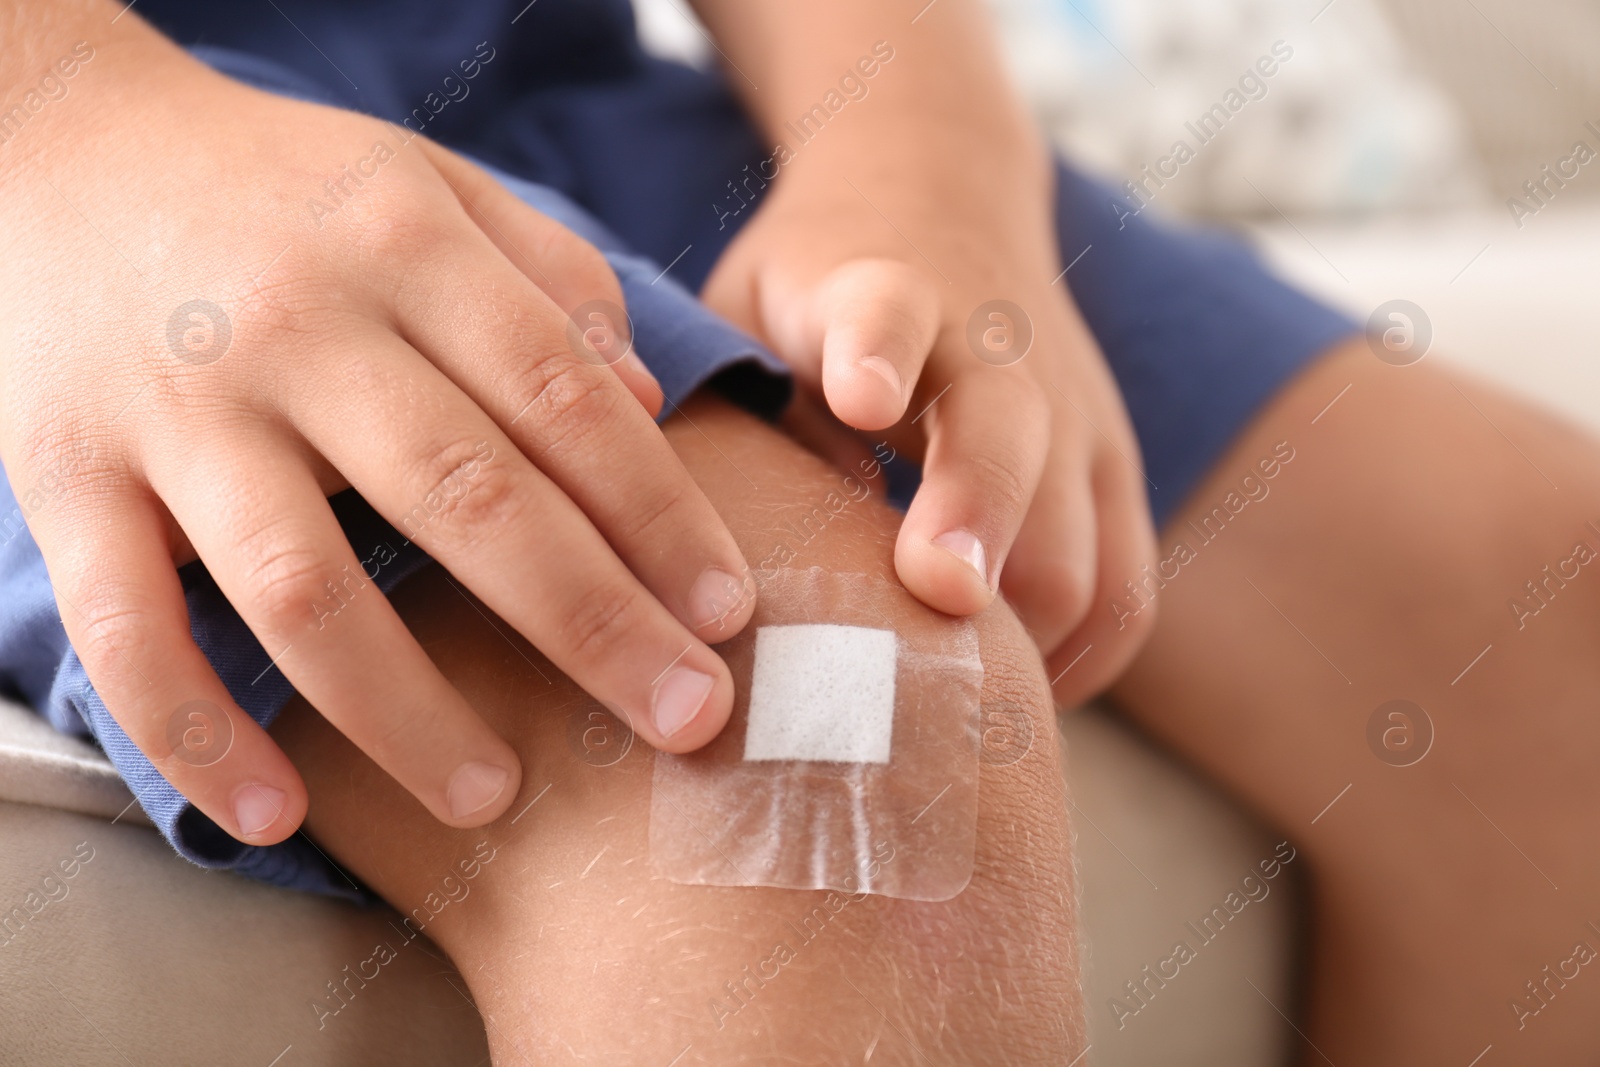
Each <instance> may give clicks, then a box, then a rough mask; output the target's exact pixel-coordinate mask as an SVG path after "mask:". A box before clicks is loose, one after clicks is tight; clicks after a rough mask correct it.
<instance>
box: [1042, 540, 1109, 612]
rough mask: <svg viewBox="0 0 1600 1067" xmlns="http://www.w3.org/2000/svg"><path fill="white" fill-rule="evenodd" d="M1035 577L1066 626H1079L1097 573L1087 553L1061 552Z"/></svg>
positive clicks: (1086, 610)
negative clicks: (1094, 571)
mask: <svg viewBox="0 0 1600 1067" xmlns="http://www.w3.org/2000/svg"><path fill="white" fill-rule="evenodd" d="M1035 580H1037V581H1038V582H1039V588H1040V590H1041V592H1042V593H1043V594H1044V596H1045V598H1046V599H1047V600H1048V601H1049V602H1050V603H1051V604H1052V605H1053V606H1054V611H1055V612H1056V614H1057V617H1058V618H1060V619H1061V620H1063V623H1064V624H1065V625H1066V626H1069V627H1070V626H1076V625H1077V624H1078V623H1079V622H1080V621H1081V620H1082V619H1083V617H1084V616H1085V615H1086V614H1088V611H1089V603H1090V598H1091V597H1092V596H1093V595H1094V591H1095V575H1094V573H1093V568H1092V564H1091V561H1090V560H1089V559H1087V558H1086V554H1084V553H1066V552H1062V553H1060V554H1059V555H1057V556H1056V557H1055V558H1053V559H1051V560H1050V561H1049V562H1047V563H1045V564H1044V565H1043V566H1042V567H1041V568H1040V573H1039V574H1037V575H1036V576H1035Z"/></svg>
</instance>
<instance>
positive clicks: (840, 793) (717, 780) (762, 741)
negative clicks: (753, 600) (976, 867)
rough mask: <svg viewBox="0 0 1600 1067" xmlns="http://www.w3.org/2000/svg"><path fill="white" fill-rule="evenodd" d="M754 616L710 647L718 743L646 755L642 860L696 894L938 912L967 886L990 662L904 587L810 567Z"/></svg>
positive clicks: (778, 586) (779, 575)
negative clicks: (811, 898)
mask: <svg viewBox="0 0 1600 1067" xmlns="http://www.w3.org/2000/svg"><path fill="white" fill-rule="evenodd" d="M758 592H759V599H758V601H757V606H756V611H755V617H754V618H753V619H752V620H751V622H750V624H749V625H748V626H747V627H746V628H745V629H744V631H743V632H741V633H740V634H739V636H738V637H736V638H734V639H733V640H731V641H728V642H726V643H724V644H722V645H719V646H718V651H719V652H720V653H721V654H722V656H723V658H724V659H725V660H726V661H727V663H728V666H729V667H730V668H731V669H732V671H733V677H734V682H735V684H736V687H737V689H738V697H737V698H736V700H735V703H734V709H733V717H732V719H731V720H730V721H729V723H728V726H727V728H726V729H725V730H724V731H723V732H722V733H721V734H720V735H719V736H718V737H717V739H716V740H714V741H712V742H711V743H710V744H709V745H707V746H706V747H705V748H703V749H701V750H700V751H698V752H693V753H690V754H688V755H684V756H674V755H669V754H666V753H657V754H656V763H655V779H654V784H653V789H652V794H651V804H650V855H651V860H652V863H653V864H654V866H655V868H656V870H657V871H658V872H660V873H661V874H662V875H664V876H665V877H666V878H668V879H669V880H671V881H674V882H679V883H684V884H690V885H728V886H782V887H786V888H792V889H834V890H840V891H843V892H846V893H877V894H881V895H884V896H891V897H903V898H907V899H910V900H948V899H949V898H951V897H953V896H955V895H956V894H957V893H959V892H961V890H962V889H963V888H964V887H965V886H966V884H967V882H968V881H969V880H970V879H971V877H972V857H973V845H974V841H975V838H976V831H977V818H978V750H979V744H980V723H979V700H980V697H981V695H982V690H983V664H982V662H981V660H980V659H979V658H978V640H977V634H976V632H975V631H974V630H973V628H972V626H971V625H970V624H969V623H966V622H964V621H961V620H957V619H949V618H945V617H943V616H936V615H934V614H933V613H931V612H928V611H925V610H918V611H910V612H903V613H901V614H902V616H903V619H902V621H900V622H898V623H896V624H894V625H893V626H891V624H890V621H889V619H888V617H887V616H886V615H885V614H884V612H883V608H884V606H885V605H886V604H889V603H891V602H892V601H893V600H894V599H904V600H905V601H906V602H907V603H911V602H912V601H911V597H910V595H909V594H908V593H906V592H905V591H904V590H903V589H901V588H900V587H899V586H898V585H891V584H890V583H887V582H882V581H879V580H877V579H872V578H868V577H866V576H863V575H859V574H834V573H830V572H827V571H823V570H821V569H820V568H815V567H813V568H811V569H809V570H778V571H776V572H773V573H771V574H769V575H768V576H766V577H765V578H763V579H762V580H760V581H759V582H758Z"/></svg>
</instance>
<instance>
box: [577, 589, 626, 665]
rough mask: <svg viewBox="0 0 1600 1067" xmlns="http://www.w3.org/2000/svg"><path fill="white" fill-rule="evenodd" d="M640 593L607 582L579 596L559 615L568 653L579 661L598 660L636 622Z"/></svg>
mask: <svg viewBox="0 0 1600 1067" xmlns="http://www.w3.org/2000/svg"><path fill="white" fill-rule="evenodd" d="M640 596H641V594H640V593H639V592H638V591H637V590H635V589H631V588H629V587H628V586H626V585H623V584H620V583H610V584H608V585H605V586H602V587H599V588H596V589H595V590H594V591H593V592H590V593H588V594H586V595H584V596H580V597H578V598H577V600H576V601H574V602H573V604H572V605H571V606H570V607H569V608H568V609H567V610H566V612H565V615H564V617H563V618H562V624H561V625H562V631H561V632H562V634H563V636H564V637H565V638H566V641H567V644H568V647H569V648H571V650H572V653H573V654H574V655H575V656H577V657H579V658H580V659H583V660H588V661H596V660H599V659H602V658H603V657H604V656H605V655H606V653H607V652H608V651H609V650H610V648H611V646H612V645H613V644H615V643H616V641H617V640H618V639H619V638H620V637H621V636H622V635H623V634H624V633H626V632H627V631H628V630H629V629H630V628H631V627H632V626H633V625H634V624H635V623H636V622H637V615H638V609H639V600H640Z"/></svg>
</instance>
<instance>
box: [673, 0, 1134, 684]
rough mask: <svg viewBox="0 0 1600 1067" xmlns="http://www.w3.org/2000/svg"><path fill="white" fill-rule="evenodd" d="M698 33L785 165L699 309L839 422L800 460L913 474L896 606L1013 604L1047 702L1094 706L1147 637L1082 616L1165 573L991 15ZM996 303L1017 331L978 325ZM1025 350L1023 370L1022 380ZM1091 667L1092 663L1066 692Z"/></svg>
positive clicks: (1035, 144) (772, 8)
mask: <svg viewBox="0 0 1600 1067" xmlns="http://www.w3.org/2000/svg"><path fill="white" fill-rule="evenodd" d="M695 9H696V11H697V12H698V13H699V14H700V16H701V17H702V18H703V19H704V20H705V22H706V25H707V27H708V28H709V30H710V32H711V33H712V35H713V36H714V37H715V38H716V40H717V43H718V47H719V49H720V50H721V53H722V54H723V55H724V56H725V57H726V59H727V62H728V64H729V69H728V70H727V71H726V72H725V73H726V77H727V80H728V84H729V85H730V86H732V87H733V88H734V90H735V91H736V92H738V93H740V95H741V97H742V100H743V102H744V104H745V107H746V110H747V111H748V112H749V113H750V115H751V117H752V119H753V120H754V121H755V123H756V125H757V126H758V127H759V128H760V130H761V132H762V134H763V139H764V142H765V143H766V144H772V145H774V146H776V145H779V144H782V145H785V146H786V147H787V148H788V149H789V150H790V155H791V157H792V158H791V157H785V156H783V155H781V154H775V156H776V158H777V160H778V162H779V164H780V167H779V171H778V177H777V179H776V181H775V182H774V183H773V185H772V186H771V188H770V189H767V190H765V191H763V192H762V193H761V197H760V199H759V201H758V202H757V208H756V211H755V215H754V217H753V218H752V219H751V220H750V221H749V223H748V224H747V225H746V226H745V227H744V229H742V230H741V231H740V233H739V236H738V237H737V238H735V240H734V242H733V243H732V244H731V245H730V246H729V248H728V250H727V252H726V253H725V254H724V256H723V258H722V260H721V261H720V262H719V263H718V264H717V267H716V270H715V271H714V272H713V274H712V275H711V277H710V278H709V279H708V280H707V282H706V285H705V290H704V293H703V296H704V298H705V300H706V302H707V303H708V304H709V305H710V306H711V307H713V308H715V309H716V310H718V311H720V312H722V313H723V314H724V315H726V316H727V317H728V318H730V319H732V320H733V321H734V322H737V323H739V324H741V325H743V326H745V327H746V328H747V329H750V330H751V331H752V332H754V333H755V334H757V335H758V336H760V337H762V338H764V339H766V340H767V341H768V342H769V343H770V344H771V345H772V347H773V349H774V350H775V351H776V352H778V353H779V354H780V355H781V356H783V358H784V359H785V360H786V361H787V362H788V363H789V364H790V366H791V367H793V368H794V371H795V375H796V377H797V380H798V381H799V382H800V383H801V384H802V385H804V386H806V387H807V388H808V391H809V393H810V394H811V397H812V398H813V400H814V402H815V403H816V404H817V405H818V406H819V407H822V406H824V405H825V406H826V408H827V410H828V412H829V413H831V415H832V416H833V417H835V418H834V419H833V420H831V421H833V422H834V426H833V428H832V429H833V432H832V433H829V434H826V435H821V434H816V433H814V434H812V435H811V436H812V437H813V438H815V437H816V436H826V437H827V438H829V439H831V440H833V441H834V442H835V444H834V446H833V447H832V449H830V451H832V452H833V453H834V454H836V455H839V454H842V455H846V456H848V455H850V454H851V453H850V451H849V449H848V446H847V445H845V444H842V443H839V439H840V438H842V437H844V436H845V435H844V433H843V432H842V431H843V430H844V428H845V427H851V428H855V429H859V430H865V431H874V432H876V431H884V430H885V429H886V428H891V429H888V430H887V432H886V433H877V434H876V436H873V434H868V435H866V436H867V437H868V438H870V439H873V440H876V439H881V438H882V437H884V436H887V437H888V438H889V439H890V440H892V441H893V442H894V443H895V444H896V446H897V447H900V448H902V449H903V450H905V451H906V452H908V453H909V454H912V455H915V456H918V457H920V461H921V462H922V464H923V475H924V477H923V484H922V488H921V490H920V491H919V492H918V493H917V496H916V499H915V500H914V501H913V502H912V504H911V507H910V509H909V511H908V512H907V514H906V519H905V523H904V525H903V526H902V527H901V528H900V533H899V537H898V540H897V542H896V545H895V567H896V573H897V574H898V575H899V577H900V580H901V581H902V582H903V583H904V584H905V586H906V588H907V589H909V590H911V592H912V593H914V594H915V595H916V596H917V597H918V598H920V599H921V600H923V601H924V602H925V603H927V604H930V605H932V606H934V607H936V608H938V609H940V610H941V611H946V612H951V613H954V614H965V613H967V612H970V611H974V610H977V609H978V608H981V607H982V606H983V605H985V604H987V603H989V601H990V600H991V599H992V598H993V596H994V595H995V592H996V590H997V589H998V590H999V592H1001V593H1003V594H1004V595H1005V597H1006V599H1007V600H1009V601H1010V603H1011V605H1012V606H1013V608H1014V609H1015V610H1016V612H1017V614H1018V615H1019V617H1020V618H1021V619H1022V622H1023V624H1024V625H1025V626H1027V628H1028V629H1029V631H1030V632H1031V633H1032V634H1033V635H1034V638H1035V641H1036V642H1037V644H1038V646H1039V649H1040V651H1041V652H1042V653H1044V655H1045V658H1046V660H1047V663H1048V665H1049V668H1050V675H1051V677H1052V678H1055V679H1057V681H1056V685H1055V693H1056V696H1057V698H1058V699H1059V700H1061V701H1062V702H1063V703H1068V704H1073V703H1078V702H1080V701H1082V700H1084V699H1086V698H1087V697H1088V696H1090V695H1091V694H1093V693H1095V692H1098V691H1099V690H1101V689H1103V688H1104V687H1105V686H1106V685H1108V684H1110V682H1111V680H1112V679H1113V678H1115V677H1116V676H1117V675H1118V674H1119V673H1120V672H1121V671H1122V669H1123V668H1124V667H1126V665H1127V664H1128V662H1129V661H1130V660H1131V659H1132V658H1133V656H1134V654H1135V653H1136V652H1137V651H1138V648H1139V644H1140V642H1141V641H1142V639H1143V638H1144V637H1145V636H1146V635H1147V634H1148V633H1149V627H1150V625H1151V624H1152V623H1153V622H1154V618H1155V613H1154V612H1153V611H1152V612H1149V613H1147V614H1146V616H1145V618H1144V619H1142V620H1141V621H1140V623H1139V624H1138V625H1137V626H1136V627H1130V628H1127V629H1123V630H1116V629H1115V628H1108V627H1106V626H1105V625H1104V624H1103V622H1102V619H1101V617H1100V616H1099V615H1098V614H1097V613H1091V612H1090V610H1089V608H1090V605H1091V604H1092V603H1094V602H1096V601H1098V600H1103V599H1105V598H1106V597H1108V596H1110V595H1112V591H1113V590H1115V589H1116V588H1118V587H1119V585H1120V583H1121V581H1122V580H1123V576H1124V575H1126V574H1127V573H1129V572H1132V571H1137V570H1138V568H1139V566H1140V565H1141V564H1143V563H1145V562H1148V561H1152V560H1153V559H1154V558H1155V557H1154V548H1155V540H1154V533H1153V530H1152V529H1151V520H1150V515H1149V510H1148V506H1147V503H1146V499H1145V492H1144V482H1143V479H1142V476H1141V475H1140V473H1139V469H1138V462H1139V460H1138V456H1139V448H1138V442H1137V441H1136V440H1135V438H1134V435H1133V430H1132V427H1131V425H1130V423H1129V421H1128V416H1127V413H1126V411H1125V410H1124V408H1123V405H1122V399H1121V396H1120V395H1119V394H1118V392H1117V389H1116V385H1115V383H1114V382H1113V381H1112V378H1111V375H1110V373H1109V372H1108V370H1107V368H1106V365H1105V361H1104V359H1103V358H1102V356H1101V354H1100V351H1099V349H1098V347H1097V346H1096V344H1095V342H1094V339H1093V338H1092V337H1091V336H1090V335H1089V332H1088V330H1087V329H1086V328H1085V327H1084V324H1083V321H1082V319H1081V317H1080V316H1079V314H1078V311H1077V308H1076V307H1075V306H1074V305H1073V302H1072V299H1071V296H1070V294H1069V293H1068V292H1067V289H1066V286H1065V285H1064V284H1062V279H1063V275H1064V272H1063V270H1062V268H1063V267H1064V266H1065V264H1064V263H1062V262H1061V261H1060V252H1059V249H1058V247H1057V242H1056V237H1055V233H1056V230H1055V226H1054V225H1053V219H1054V214H1053V212H1054V201H1053V198H1052V180H1053V170H1052V168H1051V165H1050V155H1049V152H1048V150H1047V149H1046V147H1045V146H1044V145H1043V144H1042V142H1041V139H1040V137H1039V134H1038V131H1037V130H1036V129H1035V127H1034V125H1033V123H1032V121H1031V120H1030V119H1029V118H1028V116H1027V114H1026V112H1025V111H1024V109H1023V108H1022V106H1021V104H1020V103H1019V101H1018V100H1017V99H1016V97H1015V95H1014V93H1013V92H1012V91H1011V89H1010V87H1009V85H1008V84H1007V82H1006V79H1005V76H1004V73H1003V70H1002V65H1001V62H1000V57H999V52H998V49H997V48H996V46H995V44H994V42H993V40H992V31H991V29H990V26H989V23H988V16H987V13H986V12H985V11H984V10H983V7H982V5H981V4H980V3H978V2H976V0H972V2H969V0H940V2H939V3H937V4H933V5H928V4H927V3H926V0H891V2H886V3H872V4H863V3H858V2H854V0H807V2H804V3H798V2H795V3H789V2H779V3H761V4H750V3H742V2H740V0H697V2H696V4H695ZM885 57H889V58H885ZM863 60H867V61H869V62H868V65H867V66H866V67H862V66H860V64H861V63H862V61H863ZM867 70H875V73H872V74H871V76H870V77H868V76H865V74H864V72H865V71H867ZM846 77H849V78H853V79H854V80H853V83H850V84H844V85H843V90H844V92H852V93H853V98H851V99H849V101H848V102H847V103H845V104H844V105H843V106H842V107H841V108H840V109H839V110H838V113H837V114H836V115H834V117H832V118H831V119H829V120H828V122H827V126H826V128H825V129H824V130H823V132H821V133H817V134H816V135H815V136H814V138H812V139H810V140H807V141H805V142H804V143H803V144H802V143H801V142H800V141H799V139H797V137H796V134H795V133H794V132H793V131H794V123H795V122H796V121H797V120H798V119H799V117H800V116H804V115H807V114H808V113H809V112H810V111H811V109H812V108H813V107H814V106H817V105H818V103H819V101H823V100H824V94H826V93H827V92H828V91H829V90H834V91H835V92H840V87H841V84H842V79H844V78H846ZM757 86H759V88H757ZM863 93H864V95H862V94H863ZM840 96H841V98H843V93H842V92H841V93H840ZM996 299H1004V300H1007V301H1009V302H1011V304H1013V305H1014V306H1016V307H1017V308H1019V309H1020V310H1021V317H1020V319H1018V318H1017V316H1015V315H1014V314H1012V313H1009V312H1008V313H1004V314H1003V315H1002V317H1001V318H999V319H996V318H993V317H991V316H990V315H989V314H980V308H982V307H983V306H984V305H986V304H987V303H988V302H990V301H993V300H996ZM975 316H977V319H978V325H979V332H980V335H981V337H982V338H983V340H981V341H980V345H979V347H981V348H982V349H983V352H981V353H980V351H979V347H974V346H973V344H972V342H971V341H970V340H969V329H970V326H969V324H970V323H971V322H972V321H973V319H974V317H975ZM1027 329H1031V331H1032V343H1031V346H1030V347H1029V348H1028V349H1027V351H1026V355H1025V357H1021V358H1014V357H1016V356H1017V353H1018V350H1017V348H1016V347H1015V345H1016V342H1015V338H1016V337H1017V336H1018V335H1019V334H1020V332H1021V331H1023V330H1027ZM984 331H987V332H984ZM1008 337H1009V340H1008ZM996 346H998V348H996ZM886 368H890V369H887V370H886ZM807 421H808V422H809V425H810V427H812V428H813V429H815V428H816V427H817V424H818V423H819V422H823V421H824V420H821V419H818V418H816V417H815V416H813V417H811V418H810V419H809V420H807ZM857 448H858V450H859V445H858V446H857ZM974 538H975V539H976V541H975V542H974V540H973V539H974ZM974 543H976V544H977V545H980V546H981V549H979V550H978V551H977V552H976V553H970V551H969V550H970V549H971V546H972V545H973V544H974ZM973 564H977V566H976V568H974V566H973ZM1090 645H1094V646H1095V649H1096V653H1095V656H1094V657H1092V658H1091V659H1090V660H1086V661H1084V662H1083V663H1082V664H1080V665H1078V666H1076V667H1074V669H1072V670H1070V671H1068V670H1066V668H1067V667H1068V666H1069V665H1070V664H1073V663H1075V662H1076V660H1077V658H1078V656H1079V655H1080V654H1081V653H1082V652H1083V651H1084V650H1085V649H1086V648H1087V647H1088V646H1090Z"/></svg>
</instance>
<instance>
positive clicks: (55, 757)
mask: <svg viewBox="0 0 1600 1067" xmlns="http://www.w3.org/2000/svg"><path fill="white" fill-rule="evenodd" d="M0 800H11V801H16V802H18V803H23V804H43V805H47V806H49V807H53V808H60V809H62V810H63V811H76V812H80V813H82V814H84V815H101V816H104V817H106V818H108V819H110V818H116V817H117V816H118V815H119V814H120V815H121V816H122V819H121V821H123V822H134V823H142V824H144V825H149V820H147V819H146V818H145V816H144V812H143V810H141V809H140V808H139V806H138V805H137V804H134V803H133V794H132V793H130V792H129V791H128V787H127V786H126V785H125V784H123V781H122V779H121V778H120V777H118V775H117V772H116V771H115V770H113V769H112V767H111V764H110V762H108V761H107V760H106V758H105V756H104V755H103V754H102V753H101V752H100V750H99V749H97V748H95V747H94V746H93V745H91V744H89V743H88V742H86V741H82V740H80V739H78V738H76V737H68V736H67V735H65V734H60V733H57V732H56V731H55V730H53V729H51V727H50V725H49V724H48V723H46V722H45V721H44V720H43V719H41V718H39V716H37V715H34V714H32V713H30V712H28V711H26V710H24V709H23V708H21V707H18V706H17V705H15V704H11V703H9V702H7V701H6V700H4V699H3V698H0Z"/></svg>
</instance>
